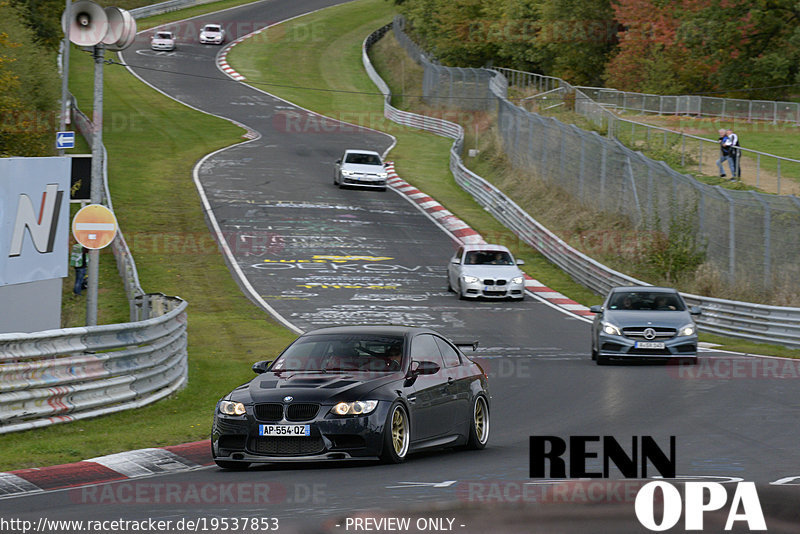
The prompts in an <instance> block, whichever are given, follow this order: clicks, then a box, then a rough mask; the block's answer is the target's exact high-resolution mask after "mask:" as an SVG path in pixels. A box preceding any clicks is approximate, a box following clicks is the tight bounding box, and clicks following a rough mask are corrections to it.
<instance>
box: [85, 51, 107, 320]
mask: <svg viewBox="0 0 800 534" xmlns="http://www.w3.org/2000/svg"><path fill="white" fill-rule="evenodd" d="M93 56H94V105H93V110H92V128H93V130H92V134H93V135H92V188H91V203H92V204H101V203H102V202H103V148H102V147H103V63H104V62H105V47H104V46H103V43H100V44H98V45H95V47H94V52H93ZM87 271H88V272H87V274H88V277H89V281H88V287H87V291H86V326H95V325H96V324H97V289H98V276H99V274H100V250H98V249H93V250H90V251H89V268H88V269H87Z"/></svg>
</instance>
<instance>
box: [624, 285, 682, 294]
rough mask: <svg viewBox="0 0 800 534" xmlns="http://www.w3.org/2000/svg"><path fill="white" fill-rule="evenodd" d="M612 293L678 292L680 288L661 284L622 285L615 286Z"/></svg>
mask: <svg viewBox="0 0 800 534" xmlns="http://www.w3.org/2000/svg"><path fill="white" fill-rule="evenodd" d="M610 292H611V293H622V292H625V293H638V292H648V293H678V290H677V289H675V288H674V287H659V286H621V287H615V288H613V289H612V290H611V291H610Z"/></svg>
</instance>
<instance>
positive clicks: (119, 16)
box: [103, 7, 136, 50]
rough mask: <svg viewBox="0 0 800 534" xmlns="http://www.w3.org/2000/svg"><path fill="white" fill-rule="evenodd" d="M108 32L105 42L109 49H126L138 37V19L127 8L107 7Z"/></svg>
mask: <svg viewBox="0 0 800 534" xmlns="http://www.w3.org/2000/svg"><path fill="white" fill-rule="evenodd" d="M106 16H107V17H108V23H109V28H108V33H107V34H106V37H105V39H103V43H104V44H105V45H107V46H106V49H108V50H124V49H126V48H128V47H129V46H130V45H131V44H133V40H134V39H135V38H136V20H135V19H134V18H133V16H132V15H131V14H130V13H129V12H128V11H126V10H124V9H120V8H118V7H107V8H106Z"/></svg>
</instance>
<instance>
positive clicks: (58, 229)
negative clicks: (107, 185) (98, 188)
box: [0, 158, 71, 286]
mask: <svg viewBox="0 0 800 534" xmlns="http://www.w3.org/2000/svg"><path fill="white" fill-rule="evenodd" d="M70 172H71V163H70V158H0V286H6V285H12V284H23V283H26V282H36V281H39V280H49V279H52V278H62V277H64V276H67V260H68V246H69V187H70Z"/></svg>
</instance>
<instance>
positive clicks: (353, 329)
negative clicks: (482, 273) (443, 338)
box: [301, 325, 443, 337]
mask: <svg viewBox="0 0 800 534" xmlns="http://www.w3.org/2000/svg"><path fill="white" fill-rule="evenodd" d="M420 333H429V334H439V335H443V334H441V333H440V332H436V331H435V330H431V329H430V328H424V327H421V326H398V325H356V326H328V327H325V328H317V329H315V330H309V331H308V332H305V333H303V334H302V336H310V335H316V334H356V335H358V334H371V335H375V334H378V335H390V336H406V335H414V334H420ZM302 336H301V337H302Z"/></svg>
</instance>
